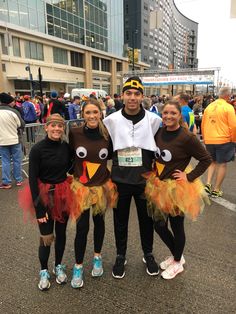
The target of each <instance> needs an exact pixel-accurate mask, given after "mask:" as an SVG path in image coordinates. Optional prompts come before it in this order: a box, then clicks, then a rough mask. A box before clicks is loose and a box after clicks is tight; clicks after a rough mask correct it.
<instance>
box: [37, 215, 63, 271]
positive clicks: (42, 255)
mask: <svg viewBox="0 0 236 314" xmlns="http://www.w3.org/2000/svg"><path fill="white" fill-rule="evenodd" d="M67 222H68V217H66V218H65V222H64V223H61V222H58V221H54V220H52V219H51V218H49V220H48V221H47V223H40V224H39V230H40V233H41V234H42V235H48V234H51V233H53V230H54V225H55V235H56V238H55V266H57V265H58V264H61V261H62V257H63V254H64V251H65V245H66V227H67ZM38 254H39V261H40V264H41V269H48V259H49V255H50V246H44V245H43V244H42V243H41V241H40V246H39V253H38Z"/></svg>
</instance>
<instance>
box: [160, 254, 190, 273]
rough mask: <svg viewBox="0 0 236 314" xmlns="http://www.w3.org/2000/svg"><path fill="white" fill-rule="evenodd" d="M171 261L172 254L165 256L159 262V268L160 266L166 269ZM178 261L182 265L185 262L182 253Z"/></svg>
mask: <svg viewBox="0 0 236 314" xmlns="http://www.w3.org/2000/svg"><path fill="white" fill-rule="evenodd" d="M173 262H174V256H172V255H171V256H168V257H166V258H165V260H164V261H163V262H161V263H160V265H159V266H160V268H161V269H162V270H165V269H167V268H168V267H169V266H170V265H171V264H172V263H173ZM180 263H181V264H182V265H184V264H185V259H184V256H183V255H182V257H181V260H180Z"/></svg>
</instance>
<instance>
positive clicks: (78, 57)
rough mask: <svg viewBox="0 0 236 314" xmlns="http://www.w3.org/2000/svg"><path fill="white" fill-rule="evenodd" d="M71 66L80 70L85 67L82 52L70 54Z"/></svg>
mask: <svg viewBox="0 0 236 314" xmlns="http://www.w3.org/2000/svg"><path fill="white" fill-rule="evenodd" d="M70 58H71V65H72V66H74V67H78V68H83V67H84V55H83V54H82V53H80V52H76V51H71V52H70Z"/></svg>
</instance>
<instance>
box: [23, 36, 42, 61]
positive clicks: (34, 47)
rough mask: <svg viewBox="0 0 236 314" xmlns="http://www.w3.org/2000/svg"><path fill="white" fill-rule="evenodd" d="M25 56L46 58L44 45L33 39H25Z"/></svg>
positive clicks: (39, 58)
mask: <svg viewBox="0 0 236 314" xmlns="http://www.w3.org/2000/svg"><path fill="white" fill-rule="evenodd" d="M25 56H26V58H29V59H36V60H42V61H43V60H44V55H43V45H42V44H40V43H36V42H33V41H28V40H26V41H25Z"/></svg>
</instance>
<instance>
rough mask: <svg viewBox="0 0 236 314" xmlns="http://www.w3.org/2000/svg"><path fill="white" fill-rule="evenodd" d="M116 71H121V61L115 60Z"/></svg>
mask: <svg viewBox="0 0 236 314" xmlns="http://www.w3.org/2000/svg"><path fill="white" fill-rule="evenodd" d="M116 71H117V72H121V71H122V63H121V62H116Z"/></svg>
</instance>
